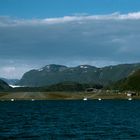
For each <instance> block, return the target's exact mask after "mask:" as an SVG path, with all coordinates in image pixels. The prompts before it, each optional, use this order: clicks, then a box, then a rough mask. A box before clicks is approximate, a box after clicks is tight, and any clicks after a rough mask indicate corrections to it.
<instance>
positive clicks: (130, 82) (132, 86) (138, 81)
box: [112, 69, 140, 91]
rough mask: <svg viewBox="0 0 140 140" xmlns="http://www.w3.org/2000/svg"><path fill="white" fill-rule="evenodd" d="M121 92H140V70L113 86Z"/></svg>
mask: <svg viewBox="0 0 140 140" xmlns="http://www.w3.org/2000/svg"><path fill="white" fill-rule="evenodd" d="M112 88H115V89H120V90H133V91H140V69H139V70H137V71H136V72H134V73H133V74H132V75H130V76H128V77H127V78H125V79H123V80H120V81H119V82H117V83H116V84H114V85H113V86H112Z"/></svg>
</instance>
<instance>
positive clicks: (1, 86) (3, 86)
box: [0, 79, 10, 91]
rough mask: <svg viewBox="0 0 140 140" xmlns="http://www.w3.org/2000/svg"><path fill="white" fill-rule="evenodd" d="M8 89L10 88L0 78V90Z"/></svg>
mask: <svg viewBox="0 0 140 140" xmlns="http://www.w3.org/2000/svg"><path fill="white" fill-rule="evenodd" d="M9 89H10V87H9V85H8V84H7V83H6V82H4V81H3V80H1V79H0V91H7V90H9Z"/></svg>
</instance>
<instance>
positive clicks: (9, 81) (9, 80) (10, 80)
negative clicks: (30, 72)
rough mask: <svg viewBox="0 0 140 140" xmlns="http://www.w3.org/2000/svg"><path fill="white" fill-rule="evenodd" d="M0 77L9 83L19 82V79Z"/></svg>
mask: <svg viewBox="0 0 140 140" xmlns="http://www.w3.org/2000/svg"><path fill="white" fill-rule="evenodd" d="M0 79H1V80H3V81H5V82H6V83H7V84H9V85H16V84H17V83H18V82H19V79H6V78H0Z"/></svg>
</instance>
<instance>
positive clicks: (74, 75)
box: [19, 63, 140, 87]
mask: <svg viewBox="0 0 140 140" xmlns="http://www.w3.org/2000/svg"><path fill="white" fill-rule="evenodd" d="M138 69H140V63H134V64H119V65H114V66H113V65H111V66H105V67H101V68H98V67H95V66H91V65H79V66H76V67H67V66H64V65H56V64H50V65H46V66H45V67H42V68H40V69H33V70H30V71H28V72H26V73H25V74H24V75H23V76H22V78H21V80H20V81H19V85H22V86H31V87H32V86H33V87H34V86H35V87H36V86H37V87H38V86H48V85H52V84H57V83H59V82H65V81H72V82H79V83H93V84H102V85H107V84H110V83H112V82H116V81H119V80H121V79H123V78H125V77H127V76H129V75H131V74H132V73H134V72H135V71H136V70H138Z"/></svg>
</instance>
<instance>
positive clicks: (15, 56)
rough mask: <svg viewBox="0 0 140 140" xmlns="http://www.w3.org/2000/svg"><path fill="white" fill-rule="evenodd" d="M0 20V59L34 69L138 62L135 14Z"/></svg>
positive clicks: (138, 32) (138, 35)
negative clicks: (28, 65)
mask: <svg viewBox="0 0 140 140" xmlns="http://www.w3.org/2000/svg"><path fill="white" fill-rule="evenodd" d="M0 20H1V21H0V35H1V37H0V58H1V59H5V60H18V61H20V60H21V61H22V62H23V61H24V63H25V64H26V63H27V62H30V64H31V65H33V64H35V63H36V66H38V65H39V66H40V65H41V64H40V63H42V65H43V64H45V63H59V64H70V65H72V64H81V63H82V62H85V63H89V64H97V63H98V62H100V65H108V64H112V63H113V64H115V62H116V63H119V62H120V63H121V62H138V61H139V60H140V55H139V52H140V43H139V40H140V28H139V25H140V14H139V13H135V14H134V13H133V14H132V13H131V14H127V15H120V14H111V15H103V16H80V17H77V16H74V17H64V18H53V19H42V20H20V19H11V18H9V17H6V18H4V17H1V18H0ZM105 63H106V64H105ZM7 65H8V64H7ZM98 65H99V64H98Z"/></svg>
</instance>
